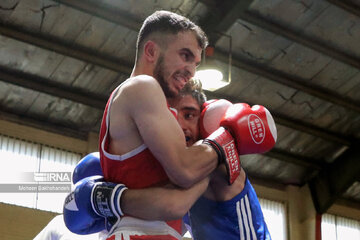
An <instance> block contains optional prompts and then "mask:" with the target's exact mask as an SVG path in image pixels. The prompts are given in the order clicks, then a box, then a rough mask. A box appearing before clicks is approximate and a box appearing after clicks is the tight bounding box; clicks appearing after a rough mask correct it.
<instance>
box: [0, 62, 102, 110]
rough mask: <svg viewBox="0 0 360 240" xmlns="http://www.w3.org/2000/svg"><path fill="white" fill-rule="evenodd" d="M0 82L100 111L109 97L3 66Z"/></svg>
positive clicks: (0, 68)
mask: <svg viewBox="0 0 360 240" xmlns="http://www.w3.org/2000/svg"><path fill="white" fill-rule="evenodd" d="M0 80H1V81H3V82H7V83H10V84H13V85H17V86H20V87H23V88H27V89H31V90H34V91H37V92H41V93H46V94H49V95H52V96H56V97H59V98H64V99H68V100H71V101H73V102H78V103H82V104H84V105H87V106H91V107H94V108H98V109H104V108H105V105H106V101H107V97H104V96H99V95H96V94H91V93H89V92H82V91H81V90H80V89H75V88H73V87H70V86H65V85H64V84H59V83H55V82H51V81H49V80H48V79H45V78H42V77H39V76H34V75H32V74H29V73H24V72H20V71H17V70H11V69H9V68H5V67H3V66H0Z"/></svg>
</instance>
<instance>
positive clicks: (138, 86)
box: [122, 75, 165, 101]
mask: <svg viewBox="0 0 360 240" xmlns="http://www.w3.org/2000/svg"><path fill="white" fill-rule="evenodd" d="M122 88H123V89H122V92H123V94H124V96H125V97H126V98H127V99H132V100H136V101H141V99H147V98H149V97H161V98H164V99H165V95H164V93H163V91H162V89H161V86H160V84H159V83H158V81H157V80H156V79H155V78H153V77H151V76H148V75H138V76H135V77H132V78H129V79H128V80H127V81H126V83H124V86H123V87H122Z"/></svg>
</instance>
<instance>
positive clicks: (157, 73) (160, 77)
mask: <svg viewBox="0 0 360 240" xmlns="http://www.w3.org/2000/svg"><path fill="white" fill-rule="evenodd" d="M164 68H165V67H164V57H163V56H162V55H160V56H159V59H158V61H157V63H156V65H155V69H154V77H155V79H156V80H157V81H158V82H159V84H160V86H161V88H162V90H163V91H164V94H165V96H166V97H167V98H172V97H176V96H177V94H176V93H174V92H172V91H171V90H170V88H169V83H168V82H166V80H165V78H164Z"/></svg>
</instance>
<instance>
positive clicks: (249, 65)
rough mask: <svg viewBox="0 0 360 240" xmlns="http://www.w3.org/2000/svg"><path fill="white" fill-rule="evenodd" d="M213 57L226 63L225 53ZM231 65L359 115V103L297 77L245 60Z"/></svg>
mask: <svg viewBox="0 0 360 240" xmlns="http://www.w3.org/2000/svg"><path fill="white" fill-rule="evenodd" d="M214 57H215V58H216V59H218V60H220V61H223V62H226V61H227V58H228V56H227V54H226V53H223V52H220V51H217V52H216V53H215V55H214ZM232 65H233V66H235V67H237V68H240V69H244V70H246V71H248V72H251V73H254V74H256V75H259V76H262V77H265V78H267V79H270V80H272V81H274V82H277V83H280V84H282V85H286V86H288V87H291V88H294V89H298V90H300V91H302V92H305V93H307V94H309V95H312V96H314V97H317V98H320V99H323V100H325V101H328V102H331V103H333V104H336V105H340V106H343V107H345V108H348V109H351V110H353V111H356V112H359V113H360V103H358V102H356V101H354V100H351V99H348V98H345V97H344V96H342V95H340V94H338V93H335V92H332V91H330V90H328V89H325V88H321V87H320V86H314V85H313V84H310V83H308V81H306V80H305V79H301V78H299V77H297V76H294V75H290V74H287V73H284V72H281V71H279V70H276V69H273V68H269V67H268V66H265V65H263V64H260V63H257V62H255V61H252V60H249V59H245V58H233V60H232Z"/></svg>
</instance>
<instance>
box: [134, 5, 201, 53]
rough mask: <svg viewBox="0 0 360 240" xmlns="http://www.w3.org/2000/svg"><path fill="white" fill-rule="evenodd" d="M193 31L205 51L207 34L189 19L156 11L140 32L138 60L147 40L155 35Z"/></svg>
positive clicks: (137, 43)
mask: <svg viewBox="0 0 360 240" xmlns="http://www.w3.org/2000/svg"><path fill="white" fill-rule="evenodd" d="M184 31H192V32H194V33H195V35H196V39H197V41H198V44H199V46H200V47H201V48H202V49H203V50H204V49H205V48H206V46H207V45H208V39H207V37H206V34H205V32H204V31H203V30H202V29H201V28H200V27H199V26H198V25H196V24H195V23H193V22H192V21H190V20H189V19H188V18H186V17H184V16H181V15H179V14H176V13H173V12H169V11H164V10H162V11H156V12H154V13H153V14H152V15H150V16H149V17H147V18H146V19H145V21H144V23H143V25H142V27H141V29H140V31H139V34H138V38H137V42H136V58H137V59H138V57H139V54H140V53H139V52H140V50H141V49H142V47H143V44H144V42H145V40H146V39H147V38H148V37H149V36H150V35H153V34H156V33H164V34H172V35H175V34H177V33H179V32H184Z"/></svg>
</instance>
